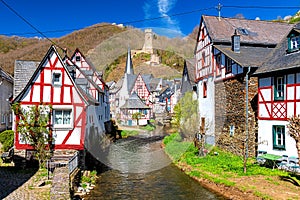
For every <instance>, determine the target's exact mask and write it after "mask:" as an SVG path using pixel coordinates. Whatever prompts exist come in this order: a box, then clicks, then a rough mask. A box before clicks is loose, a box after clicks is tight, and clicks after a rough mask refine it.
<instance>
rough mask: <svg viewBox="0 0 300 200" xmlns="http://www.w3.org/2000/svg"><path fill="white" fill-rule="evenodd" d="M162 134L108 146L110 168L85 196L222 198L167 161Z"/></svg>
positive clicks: (92, 197) (126, 140) (91, 197)
mask: <svg viewBox="0 0 300 200" xmlns="http://www.w3.org/2000/svg"><path fill="white" fill-rule="evenodd" d="M162 138H163V137H162V136H161V135H147V134H146V135H140V136H138V137H131V138H128V139H123V140H119V141H118V142H117V143H115V144H114V145H111V146H110V148H109V151H108V152H107V160H109V162H110V164H109V166H110V167H111V168H110V169H108V170H107V171H105V172H102V173H101V174H100V175H99V179H98V182H97V185H96V188H95V189H94V190H92V192H91V194H90V196H89V197H88V198H85V199H130V200H131V199H147V200H148V199H150V200H151V199H176V200H177V199H185V200H186V199H203V200H206V199H223V198H222V197H220V196H217V195H216V194H213V193H211V192H210V191H208V190H206V189H204V188H203V187H201V186H200V185H199V183H197V182H196V181H194V180H193V179H191V178H190V177H188V176H187V175H185V174H184V173H183V172H181V171H180V170H179V169H178V168H177V167H175V166H174V165H172V164H170V163H171V161H170V160H169V158H168V157H167V156H166V155H165V153H164V151H163V150H162V149H161V147H160V145H161V139H162Z"/></svg>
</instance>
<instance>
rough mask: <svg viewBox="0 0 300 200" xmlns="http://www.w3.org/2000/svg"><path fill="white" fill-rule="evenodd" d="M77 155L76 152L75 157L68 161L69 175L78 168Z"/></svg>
mask: <svg viewBox="0 0 300 200" xmlns="http://www.w3.org/2000/svg"><path fill="white" fill-rule="evenodd" d="M78 160H79V153H78V152H76V153H75V155H74V156H73V157H72V158H71V159H69V162H68V166H69V174H71V173H72V172H73V171H74V170H75V169H76V168H77V167H78Z"/></svg>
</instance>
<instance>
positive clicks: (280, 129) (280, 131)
mask: <svg viewBox="0 0 300 200" xmlns="http://www.w3.org/2000/svg"><path fill="white" fill-rule="evenodd" d="M273 149H282V150H285V127H284V126H278V125H274V126H273Z"/></svg>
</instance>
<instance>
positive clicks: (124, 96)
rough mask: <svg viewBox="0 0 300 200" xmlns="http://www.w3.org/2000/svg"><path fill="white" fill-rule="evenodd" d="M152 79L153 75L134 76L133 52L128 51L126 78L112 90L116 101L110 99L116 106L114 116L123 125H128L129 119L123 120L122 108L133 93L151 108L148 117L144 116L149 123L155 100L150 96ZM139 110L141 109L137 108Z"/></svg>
mask: <svg viewBox="0 0 300 200" xmlns="http://www.w3.org/2000/svg"><path fill="white" fill-rule="evenodd" d="M152 78H153V77H152V75H144V74H138V75H135V74H134V71H133V65H132V60H131V51H130V49H128V52H127V60H126V66H125V72H124V76H123V77H122V78H121V79H120V80H119V81H118V82H117V83H116V84H115V86H114V88H111V92H110V95H111V96H112V95H113V96H114V97H115V99H113V98H110V100H111V103H112V104H113V105H114V106H115V107H114V108H113V110H114V111H115V113H114V116H116V117H117V118H119V119H120V120H121V123H125V124H127V125H128V123H127V121H128V119H127V118H126V119H125V118H122V116H125V115H121V109H120V108H121V107H122V106H123V105H124V104H125V103H126V101H127V100H128V99H129V97H130V96H131V95H132V94H133V93H136V94H137V96H138V97H139V98H140V99H141V100H142V102H143V104H144V105H145V107H149V108H150V111H149V113H148V114H147V115H144V116H145V117H147V121H148V120H149V119H150V116H151V113H152V107H153V103H152V102H153V100H152V96H151V94H150V81H151V79H152ZM137 110H139V109H138V108H137ZM130 125H131V123H130ZM140 125H141V124H140Z"/></svg>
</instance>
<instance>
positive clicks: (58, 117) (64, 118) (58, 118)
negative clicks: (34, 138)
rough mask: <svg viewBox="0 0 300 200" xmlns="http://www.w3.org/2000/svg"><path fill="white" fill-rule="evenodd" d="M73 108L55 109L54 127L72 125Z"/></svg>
mask: <svg viewBox="0 0 300 200" xmlns="http://www.w3.org/2000/svg"><path fill="white" fill-rule="evenodd" d="M71 113H72V112H71V110H59V109H57V110H54V114H53V120H54V128H55V127H62V128H63V127H69V128H70V127H71V125H72V117H71Z"/></svg>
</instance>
